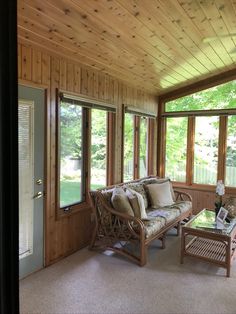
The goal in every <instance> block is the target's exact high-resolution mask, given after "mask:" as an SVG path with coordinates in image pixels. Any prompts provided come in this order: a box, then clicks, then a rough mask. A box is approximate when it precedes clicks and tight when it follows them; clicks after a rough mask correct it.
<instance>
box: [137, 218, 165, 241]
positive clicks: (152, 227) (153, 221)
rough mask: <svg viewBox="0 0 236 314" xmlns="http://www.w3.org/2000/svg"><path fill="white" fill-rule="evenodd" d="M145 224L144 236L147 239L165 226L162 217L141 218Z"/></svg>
mask: <svg viewBox="0 0 236 314" xmlns="http://www.w3.org/2000/svg"><path fill="white" fill-rule="evenodd" d="M142 221H143V223H144V225H145V238H146V239H148V238H150V237H151V236H153V235H154V234H156V233H157V232H158V231H160V230H161V228H162V227H163V226H165V224H166V222H165V219H164V218H163V217H154V218H153V217H150V218H147V219H142Z"/></svg>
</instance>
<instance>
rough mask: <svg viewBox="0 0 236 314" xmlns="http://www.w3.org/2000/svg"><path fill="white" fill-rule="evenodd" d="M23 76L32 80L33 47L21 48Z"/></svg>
mask: <svg viewBox="0 0 236 314" xmlns="http://www.w3.org/2000/svg"><path fill="white" fill-rule="evenodd" d="M21 66H22V69H21V71H22V72H21V73H22V75H21V78H22V79H24V80H28V81H32V57H31V48H29V47H25V46H22V48H21Z"/></svg>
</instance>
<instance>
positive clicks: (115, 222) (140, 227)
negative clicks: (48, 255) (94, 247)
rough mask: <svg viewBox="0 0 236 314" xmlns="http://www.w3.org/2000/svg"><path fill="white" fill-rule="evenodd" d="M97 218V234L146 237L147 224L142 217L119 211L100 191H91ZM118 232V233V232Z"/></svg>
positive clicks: (125, 237)
mask: <svg viewBox="0 0 236 314" xmlns="http://www.w3.org/2000/svg"><path fill="white" fill-rule="evenodd" d="M90 196H91V199H92V203H93V210H94V214H95V219H96V226H97V235H98V236H99V234H100V235H102V234H104V235H105V236H106V235H107V234H109V235H110V234H111V233H112V234H113V236H115V235H116V234H119V237H123V238H124V240H127V239H130V238H133V237H134V238H139V239H145V225H144V223H143V222H142V220H141V219H139V218H137V217H134V216H130V215H127V214H124V213H121V212H118V211H117V210H115V209H114V208H113V207H111V206H110V205H109V204H108V202H107V200H106V199H105V197H104V195H103V194H102V193H101V192H100V191H90ZM117 232H118V233H117Z"/></svg>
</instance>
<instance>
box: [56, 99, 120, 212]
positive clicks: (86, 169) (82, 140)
mask: <svg viewBox="0 0 236 314" xmlns="http://www.w3.org/2000/svg"><path fill="white" fill-rule="evenodd" d="M60 98H61V101H60V103H59V106H58V169H59V171H58V189H57V191H58V194H59V195H58V198H57V199H58V207H59V208H62V209H63V210H64V211H68V210H70V209H72V208H79V207H80V206H84V205H83V204H86V203H87V202H88V192H89V190H90V189H96V188H99V187H102V186H105V185H107V183H108V182H109V184H112V182H111V180H112V176H111V175H109V180H110V181H109V180H108V171H107V169H108V168H109V169H112V168H113V167H112V164H113V142H112V133H113V132H114V131H113V129H114V116H113V113H114V112H115V108H114V107H109V106H106V105H102V104H101V105H98V104H93V103H88V102H85V101H82V100H80V99H79V98H78V99H77V97H75V96H70V95H63V94H61V95H60ZM111 172H112V170H111Z"/></svg>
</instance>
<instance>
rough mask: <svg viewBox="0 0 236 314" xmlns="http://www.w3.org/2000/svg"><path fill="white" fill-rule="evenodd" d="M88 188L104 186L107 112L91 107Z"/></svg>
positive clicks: (105, 177) (105, 176)
mask: <svg viewBox="0 0 236 314" xmlns="http://www.w3.org/2000/svg"><path fill="white" fill-rule="evenodd" d="M91 125H92V128H91V129H92V130H91V175H90V178H91V179H90V180H91V181H90V188H91V189H97V188H99V187H103V186H106V179H107V169H106V168H107V167H106V165H107V159H106V153H107V151H106V150H107V112H106V111H104V110H98V109H92V123H91Z"/></svg>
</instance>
